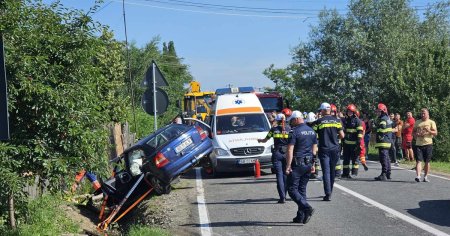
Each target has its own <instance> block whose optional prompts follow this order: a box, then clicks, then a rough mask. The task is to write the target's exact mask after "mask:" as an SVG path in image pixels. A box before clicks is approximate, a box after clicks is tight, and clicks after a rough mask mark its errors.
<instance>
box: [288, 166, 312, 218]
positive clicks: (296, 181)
mask: <svg viewBox="0 0 450 236" xmlns="http://www.w3.org/2000/svg"><path fill="white" fill-rule="evenodd" d="M311 167H312V166H311V164H309V165H304V164H303V165H293V166H292V173H291V174H290V175H289V176H288V185H289V187H288V192H289V196H290V197H291V199H292V200H294V202H295V203H297V206H298V210H297V219H300V220H302V219H303V218H304V216H305V210H306V209H309V208H311V206H310V205H309V204H308V202H307V201H306V186H307V185H308V181H309V175H310V173H311Z"/></svg>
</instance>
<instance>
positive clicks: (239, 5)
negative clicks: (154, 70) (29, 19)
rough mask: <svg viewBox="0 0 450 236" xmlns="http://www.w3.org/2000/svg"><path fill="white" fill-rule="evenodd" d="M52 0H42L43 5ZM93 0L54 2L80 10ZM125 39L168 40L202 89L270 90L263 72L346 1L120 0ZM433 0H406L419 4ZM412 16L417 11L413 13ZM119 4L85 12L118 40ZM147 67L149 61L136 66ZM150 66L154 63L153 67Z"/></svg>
mask: <svg viewBox="0 0 450 236" xmlns="http://www.w3.org/2000/svg"><path fill="white" fill-rule="evenodd" d="M55 1H56V0H44V2H45V3H51V2H55ZM94 2H95V1H94V0H60V3H61V4H62V5H64V6H65V7H68V8H76V9H82V10H87V9H89V7H91V6H93V5H94ZM124 2H125V19H126V29H127V36H128V42H129V43H130V42H134V43H136V45H137V46H138V47H143V46H145V45H146V43H148V42H150V41H151V40H152V39H153V38H154V37H157V36H158V37H160V39H161V47H162V42H169V41H173V42H174V43H175V49H176V50H177V55H178V56H179V57H181V58H183V63H184V64H186V65H188V66H189V71H190V73H191V74H192V75H193V77H194V79H195V80H196V81H198V82H200V84H201V89H202V91H215V90H216V89H217V88H223V87H228V86H234V87H239V86H253V87H255V88H257V89H260V88H263V87H274V84H273V83H272V82H271V81H270V80H269V79H268V78H266V77H265V76H264V75H263V71H264V69H266V68H268V67H269V66H270V65H271V64H274V65H275V67H276V68H284V67H286V66H287V65H288V64H290V63H291V62H292V56H291V51H292V49H293V48H295V47H296V46H297V45H299V43H300V42H306V41H307V40H308V33H309V31H310V26H311V25H317V23H318V17H317V15H318V13H319V12H320V10H323V9H337V10H338V11H339V13H340V14H345V13H346V12H347V5H348V3H349V1H347V0H226V1H224V0H124ZM433 2H436V1H435V0H428V1H427V0H413V1H411V5H412V6H415V7H423V6H426V5H427V4H429V3H433ZM419 13H420V12H419ZM123 16H124V14H123V1H122V0H104V1H103V3H102V4H101V7H100V8H99V10H98V11H97V12H96V13H95V14H93V15H92V17H93V19H94V20H95V21H98V22H100V23H101V24H103V25H108V26H109V27H110V29H111V30H112V31H114V34H115V37H116V38H117V39H118V40H123V41H124V40H125V27H124V18H123ZM143 63H148V64H150V62H143ZM156 63H158V62H156Z"/></svg>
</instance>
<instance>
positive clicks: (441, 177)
mask: <svg viewBox="0 0 450 236" xmlns="http://www.w3.org/2000/svg"><path fill="white" fill-rule="evenodd" d="M368 162H372V163H379V162H377V161H368ZM391 168H392V169H400V170H407V171H409V172H414V173H416V171H415V170H409V169H406V168H402V167H398V166H392V167H391ZM428 176H433V177H436V178H440V179H445V180H450V178H446V177H443V176H440V175H433V174H428ZM413 177H415V175H414V176H413Z"/></svg>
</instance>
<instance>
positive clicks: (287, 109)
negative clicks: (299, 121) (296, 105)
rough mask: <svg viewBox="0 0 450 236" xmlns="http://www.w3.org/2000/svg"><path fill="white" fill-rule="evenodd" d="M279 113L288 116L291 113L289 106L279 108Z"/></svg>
mask: <svg viewBox="0 0 450 236" xmlns="http://www.w3.org/2000/svg"><path fill="white" fill-rule="evenodd" d="M281 113H283V115H285V116H286V117H289V116H291V115H292V111H291V109H289V108H284V109H283V110H281Z"/></svg>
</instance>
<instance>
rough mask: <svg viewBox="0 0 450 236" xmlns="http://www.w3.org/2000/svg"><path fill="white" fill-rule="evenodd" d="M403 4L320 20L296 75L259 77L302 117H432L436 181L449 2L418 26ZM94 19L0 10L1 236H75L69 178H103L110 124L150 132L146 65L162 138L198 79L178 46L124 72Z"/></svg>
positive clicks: (445, 138)
mask: <svg viewBox="0 0 450 236" xmlns="http://www.w3.org/2000/svg"><path fill="white" fill-rule="evenodd" d="M100 2H101V1H100ZM408 4H409V1H406V0H399V1H389V0H380V1H367V0H359V1H351V3H350V5H349V12H348V13H347V14H346V15H340V14H338V12H336V11H334V10H324V11H323V12H322V13H320V15H319V17H320V18H319V24H318V25H317V26H313V27H312V28H311V32H310V39H309V41H307V42H302V43H301V44H299V45H298V46H297V47H296V48H295V49H294V50H293V51H292V53H293V62H292V64H291V65H289V66H288V67H287V68H281V69H276V68H275V67H274V66H271V67H269V68H268V69H267V70H266V71H265V72H264V73H265V74H266V76H267V77H269V78H270V79H271V80H272V81H274V82H275V84H276V87H275V90H277V91H279V92H281V93H283V94H285V95H286V97H287V98H288V99H290V101H292V102H296V103H294V104H293V105H294V106H293V107H294V108H299V109H301V110H302V111H305V110H309V111H313V110H315V109H317V107H318V105H319V103H320V102H322V101H330V102H333V103H336V104H338V105H341V106H343V105H345V104H347V103H356V104H357V105H359V106H360V107H361V109H362V110H363V111H372V110H373V109H374V107H375V105H376V104H377V102H385V103H386V104H387V105H388V106H389V109H390V111H394V112H401V113H402V114H404V112H405V111H407V110H412V111H413V112H417V111H419V109H420V108H421V107H428V108H429V110H430V114H431V118H432V119H434V120H435V121H436V123H437V125H438V130H439V135H438V137H437V138H436V148H435V158H436V160H438V161H441V162H439V163H442V164H439V163H438V162H436V165H433V167H432V169H433V168H436V170H438V169H440V168H441V167H442V169H444V170H448V167H449V161H450V123H449V120H450V94H449V93H448V91H450V79H449V74H450V47H449V45H450V30H449V29H450V27H449V19H450V18H449V5H450V2H448V1H443V2H441V3H437V4H434V5H430V6H428V10H427V12H426V14H425V16H423V17H419V16H418V15H417V14H416V11H415V10H414V9H412V8H411V7H410V6H409V5H408ZM99 9H100V5H99V3H95V5H93V7H92V8H91V9H90V10H89V11H87V12H84V11H80V10H74V9H66V8H64V7H63V6H62V5H60V4H59V3H58V2H56V3H54V4H52V5H45V4H43V3H42V1H41V0H21V1H17V0H4V1H0V13H1V14H0V31H1V32H2V34H3V38H4V44H5V59H6V60H5V63H6V72H7V82H8V102H9V103H8V110H9V114H10V117H9V123H10V130H11V139H10V140H8V141H1V142H0V169H1V171H0V179H1V181H0V190H1V191H0V235H39V234H40V235H61V234H65V233H79V231H80V229H79V227H78V226H77V225H76V223H75V222H72V221H71V220H70V219H69V218H67V217H65V215H64V214H63V213H62V212H64V209H62V208H61V207H60V206H61V199H63V197H62V195H63V194H64V193H65V192H64V191H65V190H68V189H69V188H70V185H71V184H72V182H73V179H74V175H75V172H76V171H79V170H82V169H85V170H90V171H94V172H96V173H97V174H98V175H99V176H100V177H105V176H106V175H108V173H109V170H108V168H107V162H108V158H109V157H108V154H109V152H110V148H111V146H110V144H109V140H108V137H109V135H108V133H107V130H106V129H105V127H106V126H107V125H108V124H110V123H112V122H120V123H121V122H126V121H128V122H129V123H130V127H131V131H132V132H136V133H137V138H140V137H143V136H145V135H147V134H149V133H151V132H152V131H153V122H154V121H153V118H152V117H151V116H149V115H147V114H146V113H144V112H143V111H142V109H141V108H140V98H141V96H142V94H143V92H144V91H145V88H142V87H141V86H140V84H141V81H142V80H143V78H144V76H145V73H146V70H147V68H148V66H149V65H150V64H151V61H152V60H155V61H156V62H157V64H158V66H159V68H160V69H161V70H162V72H163V74H164V75H165V78H166V80H167V81H168V82H169V84H170V87H168V88H166V90H167V92H168V95H169V99H170V101H171V103H170V105H169V109H168V111H167V112H166V113H165V114H164V115H162V116H161V117H159V118H158V123H159V124H158V126H159V127H161V126H162V125H164V124H166V123H168V122H170V120H171V118H173V117H174V116H175V115H176V114H177V113H178V112H179V109H178V108H177V107H176V106H175V104H176V103H175V101H176V100H177V99H180V98H181V97H182V94H183V93H184V88H183V86H184V84H186V83H188V82H189V81H191V80H192V79H193V78H192V75H191V74H190V73H189V70H188V66H187V65H185V64H183V60H182V58H180V57H178V55H177V53H176V49H175V44H174V42H167V43H166V42H161V40H160V39H159V38H158V37H155V38H153V39H149V43H147V44H146V45H144V46H142V47H141V46H138V45H135V44H134V43H131V44H130V45H129V47H128V49H129V55H130V70H127V62H126V58H127V57H126V55H127V50H126V49H127V48H126V45H125V43H124V42H120V41H117V40H115V39H114V32H111V30H110V29H109V28H108V27H107V26H104V25H102V24H100V23H98V22H94V21H93V20H92V15H93V14H95V12H96V11H97V10H99ZM132 104H134V105H135V106H134V107H133V106H132ZM449 172H450V171H449ZM35 185H36V186H35ZM29 186H35V187H36V189H37V191H36V193H34V195H35V196H33V197H35V200H31V199H32V198H30V196H29V195H30V193H29V192H27V191H25V189H26V187H29ZM44 192H45V195H43V193H44ZM153 233H154V235H169V233H168V232H166V231H164V230H160V229H154V228H147V227H146V226H142V225H136V226H133V227H131V229H130V231H129V235H153Z"/></svg>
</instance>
